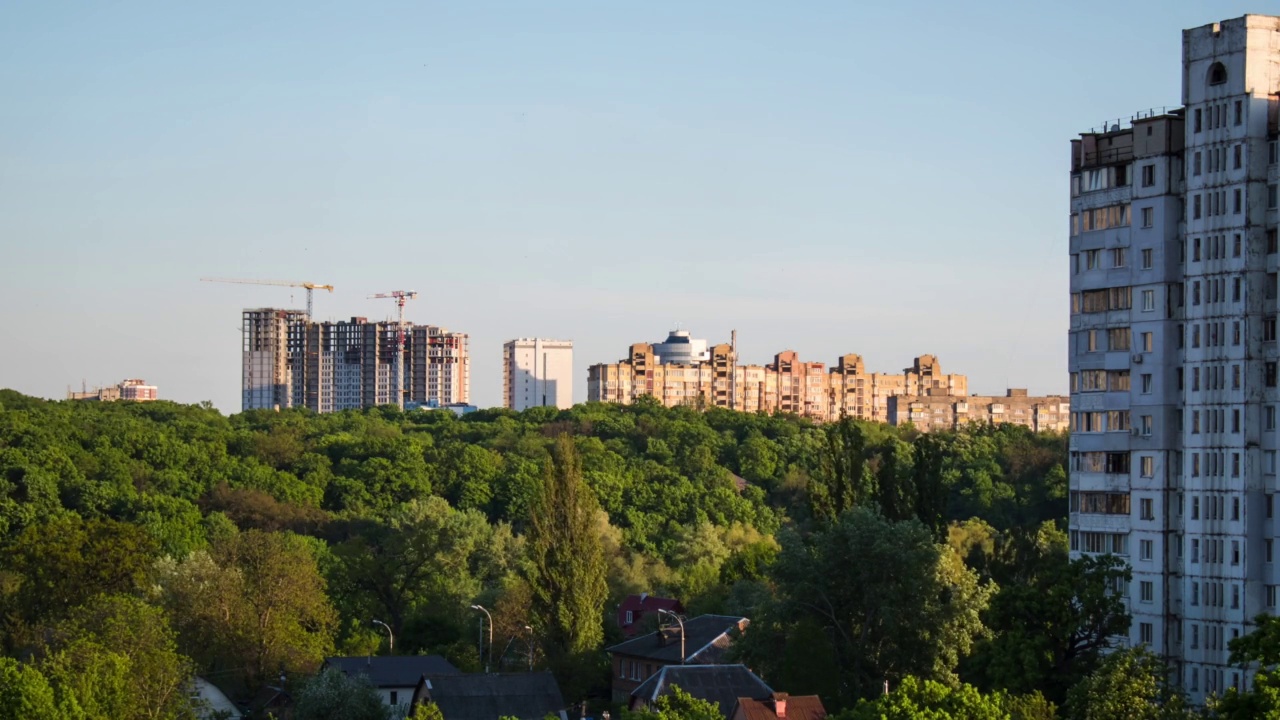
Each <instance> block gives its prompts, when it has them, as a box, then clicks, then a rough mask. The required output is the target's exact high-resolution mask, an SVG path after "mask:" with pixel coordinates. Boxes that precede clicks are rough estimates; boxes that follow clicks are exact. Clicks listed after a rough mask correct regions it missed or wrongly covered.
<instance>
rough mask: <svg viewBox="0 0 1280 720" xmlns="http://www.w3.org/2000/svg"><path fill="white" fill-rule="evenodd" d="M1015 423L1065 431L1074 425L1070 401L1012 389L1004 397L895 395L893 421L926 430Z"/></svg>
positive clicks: (891, 406) (891, 400)
mask: <svg viewBox="0 0 1280 720" xmlns="http://www.w3.org/2000/svg"><path fill="white" fill-rule="evenodd" d="M971 422H980V423H990V424H992V425H1003V424H1013V425H1021V426H1023V427H1027V428H1030V429H1032V430H1034V431H1036V432H1064V431H1066V430H1067V428H1068V427H1070V424H1071V405H1070V400H1069V399H1068V398H1066V397H1062V396H1059V395H1051V396H1049V397H1032V396H1029V395H1027V391H1026V390H1025V389H1020V388H1012V389H1010V390H1008V391H1007V393H1006V394H1005V395H1004V396H1002V397H993V396H985V395H967V396H955V395H891V396H890V397H889V424H890V425H906V424H907V423H911V424H912V425H914V426H915V427H916V428H917V429H919V430H922V431H924V432H928V431H930V430H938V429H944V430H954V429H956V428H959V427H961V426H962V425H965V424H966V423H971Z"/></svg>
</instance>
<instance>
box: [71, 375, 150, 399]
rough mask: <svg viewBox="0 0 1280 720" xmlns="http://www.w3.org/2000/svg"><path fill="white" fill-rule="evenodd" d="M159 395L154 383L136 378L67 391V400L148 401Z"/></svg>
mask: <svg viewBox="0 0 1280 720" xmlns="http://www.w3.org/2000/svg"><path fill="white" fill-rule="evenodd" d="M159 397H160V395H159V391H158V390H157V389H156V386H155V385H148V384H147V382H146V381H145V380H140V379H137V378H132V379H129V380H122V381H120V382H119V383H117V384H115V385H110V386H108V387H102V388H94V389H93V390H82V391H81V392H71V391H70V390H68V391H67V399H68V400H90V401H97V402H112V401H115V400H132V401H134V402H148V401H150V400H158V399H159Z"/></svg>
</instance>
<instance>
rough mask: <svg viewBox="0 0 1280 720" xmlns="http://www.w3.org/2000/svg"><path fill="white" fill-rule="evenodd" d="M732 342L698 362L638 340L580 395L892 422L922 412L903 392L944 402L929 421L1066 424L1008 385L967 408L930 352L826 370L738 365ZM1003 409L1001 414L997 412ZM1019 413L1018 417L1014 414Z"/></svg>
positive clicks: (786, 359)
mask: <svg viewBox="0 0 1280 720" xmlns="http://www.w3.org/2000/svg"><path fill="white" fill-rule="evenodd" d="M674 335H675V333H673V336H674ZM685 335H686V336H687V333H685ZM668 342H670V339H668ZM735 346H736V342H735V343H729V344H719V345H713V346H712V347H711V348H709V349H708V350H707V351H706V353H705V357H706V359H705V360H703V361H698V362H692V363H664V362H662V361H661V357H662V356H660V355H659V354H658V352H657V350H656V348H657V346H656V345H650V344H647V343H637V344H635V345H632V346H631V348H630V350H629V352H628V357H627V358H626V359H625V360H622V361H620V362H617V363H610V364H599V365H592V366H591V367H590V368H588V370H587V399H588V400H591V401H597V402H615V403H622V404H629V403H632V402H635V400H636V399H637V398H639V397H641V396H645V395H648V396H651V397H653V398H655V399H657V400H658V401H659V402H661V403H662V404H663V405H666V406H668V407H671V406H675V405H699V406H704V407H723V408H729V409H732V410H742V411H744V412H769V413H772V412H786V413H795V414H797V415H803V416H805V417H808V418H812V419H814V420H818V421H822V422H830V421H835V420H839V419H840V418H841V417H844V416H848V417H852V418H857V419H861V420H874V421H877V422H886V423H894V424H897V423H900V422H908V421H909V420H911V418H912V416H915V417H921V413H920V412H919V411H917V412H915V413H913V412H911V411H910V409H909V406H908V404H906V403H904V404H902V405H901V406H897V405H892V404H891V402H892V399H893V398H894V397H896V396H907V397H909V398H910V399H911V400H913V401H916V402H917V403H918V404H920V403H925V404H928V406H929V407H930V408H933V407H935V406H936V407H939V408H941V407H944V406H946V407H948V408H949V409H948V410H947V411H946V412H947V416H946V419H945V421H944V419H943V418H942V417H941V416H940V415H937V414H936V413H935V412H933V411H932V410H931V411H930V412H929V418H930V423H929V424H930V426H931V427H933V426H937V427H941V426H943V425H945V426H947V427H955V426H958V425H961V424H963V423H964V422H966V421H968V420H987V419H991V418H997V419H1002V420H1003V421H1005V422H1018V423H1019V424H1023V425H1027V426H1029V427H1033V428H1039V429H1062V427H1063V425H1064V424H1065V423H1066V422H1067V417H1068V411H1067V410H1066V409H1063V408H1062V405H1063V403H1065V402H1066V401H1065V399H1064V398H1032V397H1026V391H1011V396H1010V397H1009V398H1007V399H1004V398H1002V399H995V398H981V399H975V400H976V401H977V402H978V403H980V404H979V405H975V406H974V407H973V409H972V410H969V409H966V407H965V405H964V404H963V400H964V399H965V398H966V397H967V394H968V385H969V383H968V379H967V378H966V377H965V376H964V375H947V374H944V373H943V372H942V365H941V363H939V362H938V359H937V358H936V357H934V356H933V355H922V356H920V357H918V358H916V359H915V362H914V363H913V364H912V366H911V367H909V368H906V369H905V370H903V371H902V374H901V375H894V374H888V373H868V372H867V371H866V366H865V365H864V363H863V361H862V357H861V356H860V355H853V354H849V355H844V356H842V357H841V358H840V359H839V360H838V361H837V362H836V364H835V366H833V367H831V368H829V369H828V368H827V367H826V365H825V364H824V363H820V362H805V361H802V360H801V359H800V357H799V355H798V354H797V353H796V352H794V351H792V350H787V351H785V352H781V353H778V354H777V355H775V356H774V358H773V362H771V363H768V364H767V365H740V364H738V360H737V352H736V350H735V349H734V348H735ZM898 407H901V408H902V410H901V411H899V410H898ZM920 407H923V405H920ZM1006 407H1007V408H1009V413H1008V415H1004V414H1003V410H1004V408H1006ZM939 412H940V411H939ZM1023 412H1025V413H1027V414H1026V416H1025V418H1024V417H1023V415H1020V414H1019V413H1023ZM935 417H937V419H936V420H934V418H935Z"/></svg>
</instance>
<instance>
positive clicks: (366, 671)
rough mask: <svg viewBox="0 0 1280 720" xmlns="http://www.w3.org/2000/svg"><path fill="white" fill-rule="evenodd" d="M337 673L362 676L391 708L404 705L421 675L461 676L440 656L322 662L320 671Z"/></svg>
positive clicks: (325, 660) (369, 658)
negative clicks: (336, 671) (330, 670)
mask: <svg viewBox="0 0 1280 720" xmlns="http://www.w3.org/2000/svg"><path fill="white" fill-rule="evenodd" d="M329 668H334V669H336V670H340V671H341V672H343V673H345V674H346V675H348V676H350V677H356V676H359V675H364V676H365V677H367V678H369V682H370V683H372V684H373V686H374V687H375V688H377V689H378V694H380V695H381V696H382V699H383V700H384V701H386V703H387V704H388V705H391V706H392V707H394V706H396V705H401V704H405V703H408V702H409V700H410V699H411V698H412V697H413V691H414V688H416V687H418V680H420V679H421V678H422V676H423V675H451V674H452V675H457V674H461V671H460V670H458V668H456V667H454V666H453V663H451V662H449V661H448V660H445V659H444V657H442V656H440V655H376V656H359V657H330V658H325V659H324V665H322V666H320V671H321V672H324V671H325V670H328V669H329Z"/></svg>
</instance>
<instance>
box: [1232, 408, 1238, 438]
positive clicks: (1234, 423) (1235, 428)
mask: <svg viewBox="0 0 1280 720" xmlns="http://www.w3.org/2000/svg"><path fill="white" fill-rule="evenodd" d="M1231 432H1233V433H1238V432H1240V411H1239V410H1232V411H1231Z"/></svg>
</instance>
